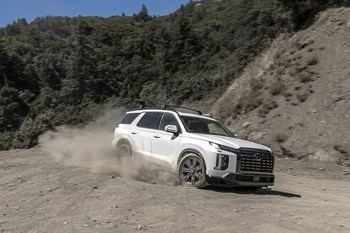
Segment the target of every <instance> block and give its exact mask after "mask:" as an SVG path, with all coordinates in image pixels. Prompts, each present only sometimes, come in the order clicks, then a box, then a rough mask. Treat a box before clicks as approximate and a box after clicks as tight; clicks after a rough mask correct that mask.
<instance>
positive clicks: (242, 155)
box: [237, 148, 274, 173]
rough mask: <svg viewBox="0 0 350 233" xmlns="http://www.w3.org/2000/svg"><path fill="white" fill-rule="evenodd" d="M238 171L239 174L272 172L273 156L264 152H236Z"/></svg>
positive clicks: (242, 150) (245, 150)
mask: <svg viewBox="0 0 350 233" xmlns="http://www.w3.org/2000/svg"><path fill="white" fill-rule="evenodd" d="M237 165H238V167H237V168H238V171H241V172H267V173H272V172H273V165H274V156H273V154H271V153H270V152H269V151H266V150H256V149H248V148H247V149H245V148H241V149H239V150H238V164H237Z"/></svg>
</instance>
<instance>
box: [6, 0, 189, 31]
mask: <svg viewBox="0 0 350 233" xmlns="http://www.w3.org/2000/svg"><path fill="white" fill-rule="evenodd" d="M189 1H190V0H0V27H6V26H7V24H12V22H13V21H17V19H18V18H25V19H26V20H27V22H28V23H30V22H32V21H33V20H34V19H35V18H36V17H45V16H49V15H50V16H69V17H74V16H78V15H81V16H102V17H109V16H113V15H122V13H123V12H124V13H125V15H127V16H130V15H132V14H133V13H136V14H137V13H139V12H140V10H141V8H142V4H145V6H146V8H147V10H148V14H149V15H156V16H161V15H168V14H169V13H172V12H174V11H175V10H177V9H178V8H180V6H181V4H184V5H185V4H186V3H188V2H189Z"/></svg>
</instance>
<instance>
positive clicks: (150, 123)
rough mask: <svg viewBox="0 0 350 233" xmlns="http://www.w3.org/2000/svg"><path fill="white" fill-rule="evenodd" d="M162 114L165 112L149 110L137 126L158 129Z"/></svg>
mask: <svg viewBox="0 0 350 233" xmlns="http://www.w3.org/2000/svg"><path fill="white" fill-rule="evenodd" d="M162 115H163V113H160V112H147V113H146V114H145V115H144V116H143V117H142V118H141V120H140V121H139V123H137V126H138V127H142V128H148V129H158V127H159V122H160V118H161V117H162Z"/></svg>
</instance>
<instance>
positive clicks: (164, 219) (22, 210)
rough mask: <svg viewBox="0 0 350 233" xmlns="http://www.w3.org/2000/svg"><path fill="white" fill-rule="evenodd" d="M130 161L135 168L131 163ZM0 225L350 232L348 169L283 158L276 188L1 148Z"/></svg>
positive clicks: (15, 228)
mask: <svg viewBox="0 0 350 233" xmlns="http://www.w3.org/2000/svg"><path fill="white" fill-rule="evenodd" d="M131 169H132V168H131ZM0 174H1V178H0V185H1V188H0V196H1V198H0V213H1V216H0V231H1V232H308V233H310V232H349V231H350V223H349V221H348V219H349V218H350V212H349V209H350V202H349V201H350V186H349V181H350V175H349V174H350V170H349V169H348V168H346V167H340V166H336V165H332V164H329V165H325V164H324V163H322V164H321V163H320V164H317V163H314V162H312V161H291V160H287V159H278V161H277V167H276V175H277V181H276V185H275V186H274V187H272V189H265V190H262V191H261V192H260V193H258V194H252V193H249V192H247V191H244V190H240V189H222V188H208V189H203V190H197V189H190V188H185V187H183V186H178V185H175V186H174V185H166V184H152V183H146V182H142V181H136V180H134V179H132V178H123V177H120V176H117V175H115V176H114V175H112V174H95V173H93V172H91V170H90V169H88V168H79V167H72V166H64V165H63V164H61V163H58V162H55V161H54V159H53V158H52V157H51V156H49V155H48V154H47V153H46V152H43V151H42V150H41V149H40V148H39V147H37V148H33V149H30V150H12V151H3V152H0Z"/></svg>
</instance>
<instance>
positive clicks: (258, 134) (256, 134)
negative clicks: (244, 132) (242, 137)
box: [248, 132, 266, 141]
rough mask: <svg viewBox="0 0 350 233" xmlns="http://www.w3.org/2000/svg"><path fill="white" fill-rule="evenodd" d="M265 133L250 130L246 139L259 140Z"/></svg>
mask: <svg viewBox="0 0 350 233" xmlns="http://www.w3.org/2000/svg"><path fill="white" fill-rule="evenodd" d="M265 134H266V133H264V132H251V133H250V134H249V136H248V139H249V140H251V141H259V140H261V139H262V138H263V137H264V136H265Z"/></svg>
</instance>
